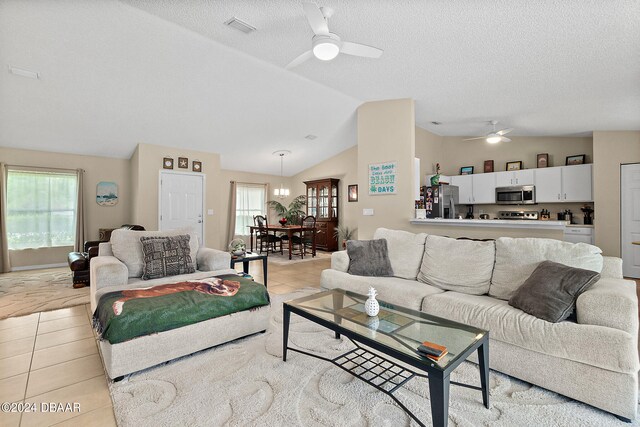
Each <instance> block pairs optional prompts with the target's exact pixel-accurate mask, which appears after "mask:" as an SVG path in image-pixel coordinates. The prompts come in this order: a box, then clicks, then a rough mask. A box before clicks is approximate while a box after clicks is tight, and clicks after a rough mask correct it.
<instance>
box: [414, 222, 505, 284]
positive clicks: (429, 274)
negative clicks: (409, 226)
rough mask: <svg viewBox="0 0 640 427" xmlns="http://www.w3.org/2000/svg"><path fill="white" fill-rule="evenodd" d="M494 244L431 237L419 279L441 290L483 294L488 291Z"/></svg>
mask: <svg viewBox="0 0 640 427" xmlns="http://www.w3.org/2000/svg"><path fill="white" fill-rule="evenodd" d="M495 254H496V249H495V243H494V242H493V241H491V242H480V241H473V240H456V239H450V238H448V237H441V236H435V235H433V234H430V235H429V236H428V237H427V242H426V244H425V250H424V257H423V258H422V266H421V267H420V273H419V274H418V280H419V281H421V282H424V283H427V284H429V285H431V286H435V287H438V288H441V289H444V290H450V291H451V290H452V291H457V292H462V293H465V294H472V295H482V294H486V293H487V292H488V291H489V285H490V284H491V273H492V272H493V263H494V261H495Z"/></svg>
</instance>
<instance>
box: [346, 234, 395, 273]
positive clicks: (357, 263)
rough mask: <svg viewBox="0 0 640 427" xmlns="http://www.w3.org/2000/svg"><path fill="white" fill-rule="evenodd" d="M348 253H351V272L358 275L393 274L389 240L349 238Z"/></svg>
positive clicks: (349, 270)
mask: <svg viewBox="0 0 640 427" xmlns="http://www.w3.org/2000/svg"><path fill="white" fill-rule="evenodd" d="M347 255H349V269H348V270H347V272H348V273H349V274H353V275H357V276H375V277H381V276H393V270H392V269H391V263H390V262H389V251H388V250H387V241H386V240H384V239H378V240H349V241H347Z"/></svg>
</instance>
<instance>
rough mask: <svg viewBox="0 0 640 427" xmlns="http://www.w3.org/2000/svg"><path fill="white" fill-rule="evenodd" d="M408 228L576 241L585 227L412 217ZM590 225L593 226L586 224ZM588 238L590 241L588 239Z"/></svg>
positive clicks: (447, 233) (450, 233)
mask: <svg viewBox="0 0 640 427" xmlns="http://www.w3.org/2000/svg"><path fill="white" fill-rule="evenodd" d="M409 222H410V226H409V228H408V230H410V231H412V232H414V233H427V234H435V235H439V236H447V237H453V238H459V237H466V238H472V239H497V238H498V237H536V238H544V239H556V240H563V241H572V240H573V239H575V238H572V239H569V238H567V236H570V235H572V234H582V231H581V230H585V229H586V228H584V226H581V225H577V228H576V227H574V224H569V221H556V220H547V221H541V220H526V219H447V218H432V219H415V218H412V219H410V221H409ZM586 227H589V226H586ZM589 230H591V232H590V233H589V240H590V241H593V239H592V236H593V228H591V229H589ZM583 239H585V240H584V241H585V242H586V238H583Z"/></svg>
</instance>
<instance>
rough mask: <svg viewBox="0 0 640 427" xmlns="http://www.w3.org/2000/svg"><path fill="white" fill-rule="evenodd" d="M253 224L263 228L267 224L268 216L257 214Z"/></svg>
mask: <svg viewBox="0 0 640 427" xmlns="http://www.w3.org/2000/svg"><path fill="white" fill-rule="evenodd" d="M253 225H255V226H256V227H260V228H263V227H265V226H266V225H267V218H266V217H265V216H262V215H256V216H254V217H253Z"/></svg>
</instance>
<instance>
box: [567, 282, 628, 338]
mask: <svg viewBox="0 0 640 427" xmlns="http://www.w3.org/2000/svg"><path fill="white" fill-rule="evenodd" d="M576 311H577V317H578V323H581V324H586V325H598V326H606V327H609V328H614V329H619V330H622V331H625V332H628V333H629V334H631V335H632V336H634V337H637V336H638V296H637V295H636V284H635V282H633V281H631V280H624V279H613V278H608V277H605V278H601V279H600V280H598V282H596V283H595V284H594V285H593V286H592V287H591V288H589V289H588V290H587V291H585V292H584V293H582V294H581V295H580V296H579V297H578V301H577V302H576Z"/></svg>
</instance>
